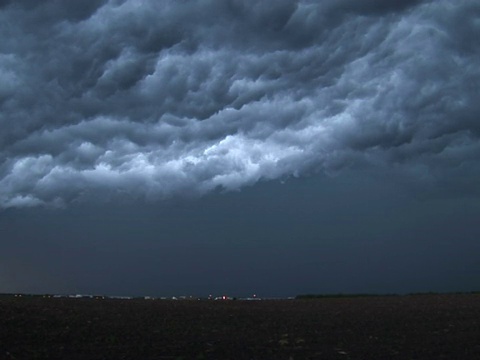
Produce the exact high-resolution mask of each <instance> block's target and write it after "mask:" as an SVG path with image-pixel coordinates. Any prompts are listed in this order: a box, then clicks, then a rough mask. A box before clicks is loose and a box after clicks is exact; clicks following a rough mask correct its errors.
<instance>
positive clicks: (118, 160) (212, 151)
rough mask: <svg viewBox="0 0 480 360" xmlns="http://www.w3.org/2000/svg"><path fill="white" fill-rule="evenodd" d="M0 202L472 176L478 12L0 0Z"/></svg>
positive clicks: (453, 182)
mask: <svg viewBox="0 0 480 360" xmlns="http://www.w3.org/2000/svg"><path fill="white" fill-rule="evenodd" d="M0 37H1V38H2V41H1V43H0V208H8V207H27V206H38V205H47V206H63V205H65V204H68V203H70V202H72V201H89V200H90V199H95V200H96V199H101V200H104V201H110V200H114V201H115V200H116V199H119V198H144V199H146V200H148V201H150V200H156V199H161V198H164V197H170V196H184V195H185V194H187V195H189V194H190V195H199V194H204V193H207V192H210V191H214V190H216V189H220V190H235V189H240V188H242V187H244V186H248V185H252V184H255V183H256V182H258V181H261V180H274V179H285V178H288V177H291V176H302V175H304V174H308V173H310V172H316V171H320V172H325V173H329V174H330V173H331V174H335V173H336V172H338V171H342V169H345V168H347V167H350V166H362V164H373V165H374V166H376V167H386V168H391V169H395V170H398V171H401V172H402V173H404V174H407V175H408V176H411V177H413V178H415V179H419V180H421V181H425V182H426V183H428V184H431V185H432V186H444V187H445V188H446V189H451V190H450V191H456V189H457V188H458V187H459V186H460V185H461V187H462V189H467V190H468V191H477V192H478V189H477V187H478V183H479V181H480V141H479V136H480V101H479V99H480V85H479V84H480V67H479V66H478V59H479V58H480V43H479V42H478V39H479V38H480V4H478V3H476V2H473V1H469V0H457V1H449V0H436V1H412V0H410V1H399V0H397V1H388V2H386V1H385V2H384V4H383V5H380V6H379V5H378V2H375V1H372V0H340V1H338V0H336V1H333V0H325V1H321V2H317V1H309V0H299V1H286V0H280V1H275V2H268V4H267V2H258V1H253V0H252V1H250V0H228V1H213V0H199V1H188V2H187V1H173V0H171V1H167V0H162V1H154V0H151V1H149V0H126V1H118V0H110V1H96V0H89V1H86V0H85V1H81V2H71V3H70V2H69V3H68V4H67V3H65V2H63V1H59V0H48V1H42V2H38V1H26V0H25V1H0Z"/></svg>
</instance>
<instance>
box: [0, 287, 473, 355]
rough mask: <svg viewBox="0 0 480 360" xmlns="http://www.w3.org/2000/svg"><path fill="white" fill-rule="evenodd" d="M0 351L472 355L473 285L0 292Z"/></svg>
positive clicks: (147, 353) (106, 353) (43, 353)
mask: <svg viewBox="0 0 480 360" xmlns="http://www.w3.org/2000/svg"><path fill="white" fill-rule="evenodd" d="M0 326H1V327H0V359H72V360H73V359H480V295H422V296H392V297H371V298H369V297H365V298H325V299H314V300H278V301H273V300H270V301H240V300H238V301H208V300H203V301H171V300H113V299H110V300H95V299H67V298H62V299H53V298H50V299H44V298H27V297H22V298H16V297H15V298H14V297H2V298H0Z"/></svg>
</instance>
